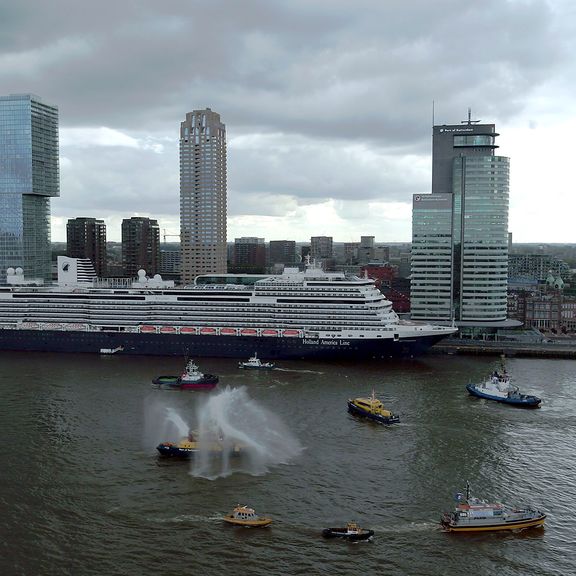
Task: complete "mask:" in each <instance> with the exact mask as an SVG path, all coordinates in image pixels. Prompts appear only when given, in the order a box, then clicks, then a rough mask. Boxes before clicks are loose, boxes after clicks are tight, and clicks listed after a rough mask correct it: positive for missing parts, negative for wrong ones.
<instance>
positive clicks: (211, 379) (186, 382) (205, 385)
mask: <svg viewBox="0 0 576 576" xmlns="http://www.w3.org/2000/svg"><path fill="white" fill-rule="evenodd" d="M152 382H153V383H154V384H156V385H157V386H161V387H167V388H178V389H181V390H186V389H191V390H210V389H212V388H214V387H215V386H216V384H218V376H215V375H214V374H203V373H202V372H200V370H199V368H198V366H197V365H196V364H195V363H194V360H188V362H187V363H186V368H185V369H184V372H182V374H180V376H158V377H157V378H154V380H152Z"/></svg>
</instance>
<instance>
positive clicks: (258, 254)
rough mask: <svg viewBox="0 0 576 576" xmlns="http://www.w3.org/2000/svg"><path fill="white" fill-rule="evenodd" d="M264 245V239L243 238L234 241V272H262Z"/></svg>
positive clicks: (263, 269)
mask: <svg viewBox="0 0 576 576" xmlns="http://www.w3.org/2000/svg"><path fill="white" fill-rule="evenodd" d="M265 268H266V243H265V241H264V238H253V237H244V238H236V239H235V240H234V270H235V271H236V272H264V271H265Z"/></svg>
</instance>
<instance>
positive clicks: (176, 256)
mask: <svg viewBox="0 0 576 576" xmlns="http://www.w3.org/2000/svg"><path fill="white" fill-rule="evenodd" d="M180 258H181V253H180V250H160V274H162V275H166V274H167V275H170V276H176V275H177V276H180Z"/></svg>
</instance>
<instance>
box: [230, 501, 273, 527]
mask: <svg viewBox="0 0 576 576" xmlns="http://www.w3.org/2000/svg"><path fill="white" fill-rule="evenodd" d="M224 522H228V524H234V525H235V526H247V527H251V528H263V527H264V526H269V525H270V524H271V523H272V518H264V517H260V516H258V514H256V512H255V511H254V508H249V507H248V506H240V505H238V506H236V508H234V510H232V512H230V514H226V516H224Z"/></svg>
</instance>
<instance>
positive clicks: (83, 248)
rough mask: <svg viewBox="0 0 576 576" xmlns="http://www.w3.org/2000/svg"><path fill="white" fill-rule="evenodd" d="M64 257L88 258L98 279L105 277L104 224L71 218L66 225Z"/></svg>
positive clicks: (86, 219)
mask: <svg viewBox="0 0 576 576" xmlns="http://www.w3.org/2000/svg"><path fill="white" fill-rule="evenodd" d="M66 256H69V257H70V258H88V259H89V260H90V261H91V262H92V265H93V266H94V270H95V271H96V275H97V276H98V277H99V278H103V277H104V276H106V271H107V270H106V267H107V257H106V224H105V223H104V220H96V218H73V219H70V220H68V223H67V224H66Z"/></svg>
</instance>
